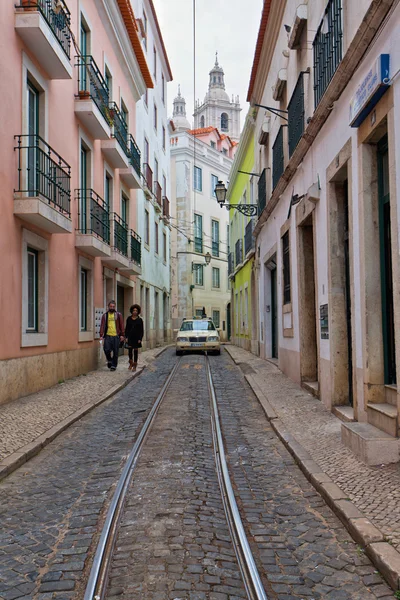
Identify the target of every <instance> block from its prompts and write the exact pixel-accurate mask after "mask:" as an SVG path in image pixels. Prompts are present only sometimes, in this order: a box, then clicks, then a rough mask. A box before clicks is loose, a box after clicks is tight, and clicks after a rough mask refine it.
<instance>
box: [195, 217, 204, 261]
mask: <svg viewBox="0 0 400 600" xmlns="http://www.w3.org/2000/svg"><path fill="white" fill-rule="evenodd" d="M194 249H195V252H203V217H202V216H201V215H196V214H195V215H194Z"/></svg>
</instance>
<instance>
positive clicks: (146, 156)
mask: <svg viewBox="0 0 400 600" xmlns="http://www.w3.org/2000/svg"><path fill="white" fill-rule="evenodd" d="M149 152H150V150H149V140H148V139H147V138H144V152H143V159H144V160H143V162H144V163H146V164H147V165H148V164H149Z"/></svg>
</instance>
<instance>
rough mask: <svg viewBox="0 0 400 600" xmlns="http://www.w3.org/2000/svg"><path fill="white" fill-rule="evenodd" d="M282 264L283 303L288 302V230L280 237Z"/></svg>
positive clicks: (289, 296) (289, 297)
mask: <svg viewBox="0 0 400 600" xmlns="http://www.w3.org/2000/svg"><path fill="white" fill-rule="evenodd" d="M282 264H283V304H290V301H291V292H290V246H289V232H288V231H287V232H286V233H285V234H284V235H283V237H282Z"/></svg>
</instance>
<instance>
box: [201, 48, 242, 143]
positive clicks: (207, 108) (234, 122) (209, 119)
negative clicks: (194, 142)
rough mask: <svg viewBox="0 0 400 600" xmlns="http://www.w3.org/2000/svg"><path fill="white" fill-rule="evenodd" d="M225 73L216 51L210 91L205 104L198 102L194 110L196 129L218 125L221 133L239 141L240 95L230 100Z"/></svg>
mask: <svg viewBox="0 0 400 600" xmlns="http://www.w3.org/2000/svg"><path fill="white" fill-rule="evenodd" d="M224 77H225V74H224V70H223V68H222V67H221V66H220V65H219V64H218V53H217V52H216V53H215V65H214V67H213V68H212V69H211V71H210V80H209V84H208V92H207V94H206V96H205V98H204V102H203V104H200V102H199V101H197V102H196V105H195V110H194V126H195V129H198V128H201V127H210V126H211V127H216V128H217V129H218V130H219V132H220V133H222V134H225V135H229V137H230V138H231V139H232V140H234V141H236V142H238V141H239V137H240V111H241V108H240V104H239V96H236V98H235V99H234V98H233V96H232V100H229V96H228V94H227V93H226V91H225V80H224Z"/></svg>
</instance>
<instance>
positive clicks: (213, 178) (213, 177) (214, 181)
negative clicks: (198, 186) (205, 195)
mask: <svg viewBox="0 0 400 600" xmlns="http://www.w3.org/2000/svg"><path fill="white" fill-rule="evenodd" d="M217 183H218V177H217V176H216V175H211V196H213V197H214V198H216V194H215V188H216V185H217Z"/></svg>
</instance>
